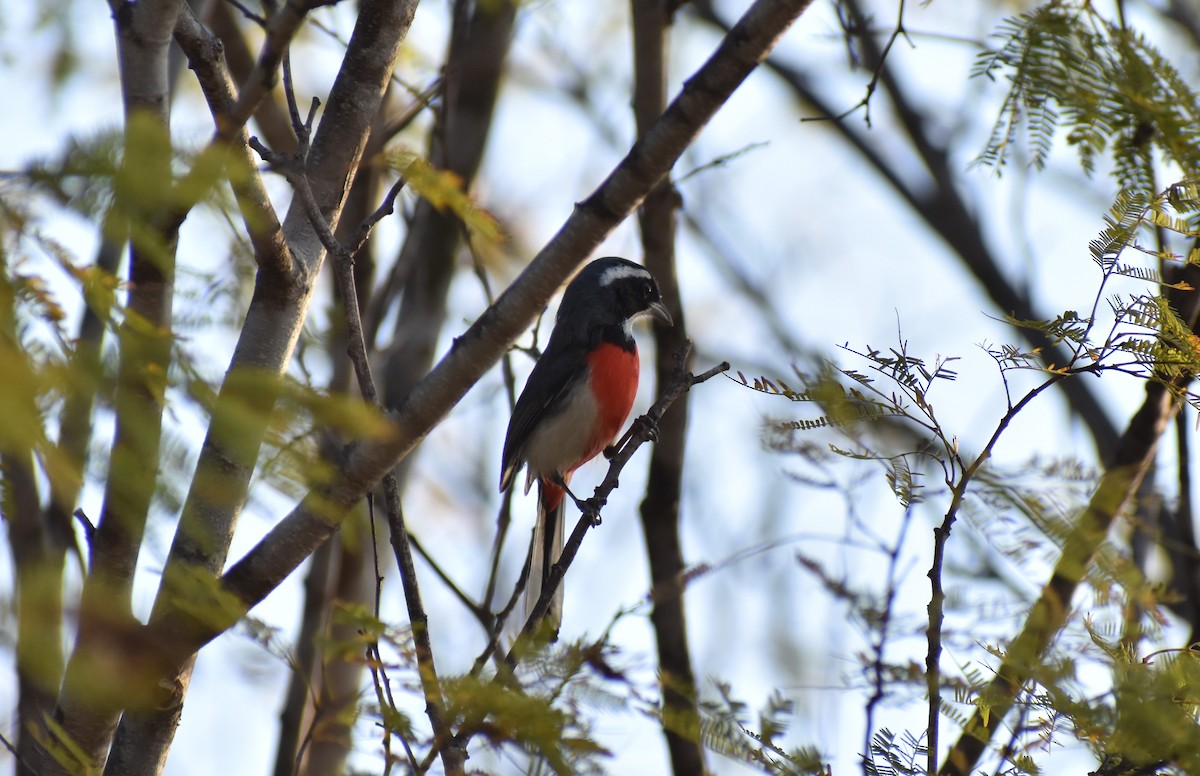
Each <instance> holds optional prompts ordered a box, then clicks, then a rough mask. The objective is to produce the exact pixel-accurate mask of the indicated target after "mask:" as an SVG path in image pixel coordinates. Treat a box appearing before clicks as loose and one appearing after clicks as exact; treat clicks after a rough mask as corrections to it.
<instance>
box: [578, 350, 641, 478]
mask: <svg viewBox="0 0 1200 776" xmlns="http://www.w3.org/2000/svg"><path fill="white" fill-rule="evenodd" d="M640 365H641V362H640V360H639V359H638V354H637V350H636V349H634V350H633V351H628V350H626V349H625V348H622V347H620V346H618V345H613V344H611V343H608V342H603V343H601V344H600V346H599V347H597V348H596V349H595V350H593V351H592V352H591V353H589V354H588V366H589V367H590V368H591V388H592V395H593V396H595V397H596V404H597V405H598V409H599V412H597V413H596V425H595V426H594V427H593V428H592V439H594V440H595V444H596V447H595V449H594V450H591V451H589V454H588V456H587V458H585V459H584V460H588V459H591V458H593V457H595V456H596V455H597V454H598V453H599V452H600V451H601V450H603V449H604V448H605V447H607V446H608V445H610V444H612V442H613V440H614V439H615V438H616V436H617V434H619V433H620V432H621V427H622V426H624V425H625V420H626V419H627V418H628V417H629V411H630V410H631V409H633V398H634V396H636V395H637V386H638V370H639V368H640Z"/></svg>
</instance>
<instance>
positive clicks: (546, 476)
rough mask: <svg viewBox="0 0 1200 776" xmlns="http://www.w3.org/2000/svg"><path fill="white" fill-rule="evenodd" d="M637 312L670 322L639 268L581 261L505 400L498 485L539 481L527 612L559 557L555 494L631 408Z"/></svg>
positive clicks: (608, 440) (558, 613)
mask: <svg viewBox="0 0 1200 776" xmlns="http://www.w3.org/2000/svg"><path fill="white" fill-rule="evenodd" d="M643 315H648V316H650V317H653V318H656V319H658V320H660V321H662V322H663V323H664V324H666V325H668V326H671V325H673V321H672V319H671V314H670V312H668V310H667V307H666V305H665V304H663V299H662V294H661V293H660V292H659V289H658V283H657V282H656V281H655V279H654V276H653V275H651V274H650V272H649V271H648V270H646V269H645V268H644V267H642V266H641V265H639V264H636V263H634V262H632V261H629V260H628V259H622V258H618V257H615V256H608V257H605V258H601V259H596V260H595V261H593V262H591V263H589V264H587V265H586V266H585V267H584V268H583V269H582V270H580V271H579V273H578V274H577V275H576V276H575V278H574V279H573V280H572V281H571V282H570V283H569V284H568V285H567V288H566V290H565V291H564V292H563V297H562V302H561V303H560V304H559V307H558V313H557V314H556V316H555V320H554V328H553V329H552V330H551V332H550V340H549V342H547V343H546V349H545V350H544V351H543V352H542V354H541V356H540V357H539V358H538V359H537V361H536V363H534V365H533V370H532V371H531V372H530V373H529V378H528V379H527V380H526V382H525V388H524V389H523V390H522V391H521V395H520V396H519V397H518V398H517V402H516V404H515V405H514V406H513V412H512V417H511V418H510V420H509V423H508V432H507V434H506V435H505V439H504V453H503V455H502V457H501V474H500V491H501V492H504V491H505V490H506V489H507V488H508V487H509V485H511V484H512V482H513V479H514V478H515V476H516V474H517V472H518V471H520V469H521V467H522V466H527V475H526V479H525V492H526V493H528V492H529V488H530V486H531V485H532V484H533V483H534V482H536V483H537V486H538V501H537V503H538V509H537V522H536V524H535V527H534V535H533V551H532V553H531V555H530V563H529V574H528V577H527V579H528V581H527V582H526V587H525V611H526V613H527V615H528V613H530V612H532V611H533V608H534V606H535V605H536V604H537V601H538V599H539V598H540V597H541V592H542V588H543V585H544V584H545V582H546V580H547V578H548V575H549V573H550V569H551V567H552V566H553V565H554V564H555V563H556V562H557V561H558V558H559V556H560V555H561V554H562V548H563V530H564V525H565V514H564V507H565V503H564V498H563V496H564V494H565V492H566V488H567V487H568V486H569V485H570V482H571V475H572V474H574V472H575V470H576V469H578V468H579V467H580V466H582V465H583V464H585V463H587V462H588V461H590V460H591V459H592V458H595V457H596V456H597V455H598V454H600V452H602V451H603V450H605V449H606V448H607V447H608V446H609V445H611V444H612V443H613V441H614V440H615V439H616V438H617V435H618V434H619V433H620V432H621V429H622V427H623V426H624V425H625V421H626V420H627V419H628V418H629V412H630V410H631V409H632V408H633V400H634V396H635V395H636V393H637V385H638V372H639V367H640V362H639V360H638V349H637V342H635V341H634V339H633V320H634V319H635V318H638V317H640V316H643ZM562 602H563V588H562V585H561V584H560V585H559V587H558V589H557V590H556V591H555V595H554V598H553V600H552V602H551V605H550V609H549V611H548V612H547V615H546V619H545V621H544V622H545V623H546V625H547V626H548V628H549V634H550V639H551V640H554V639H556V638H557V635H558V627H559V624H560V623H561V621H562Z"/></svg>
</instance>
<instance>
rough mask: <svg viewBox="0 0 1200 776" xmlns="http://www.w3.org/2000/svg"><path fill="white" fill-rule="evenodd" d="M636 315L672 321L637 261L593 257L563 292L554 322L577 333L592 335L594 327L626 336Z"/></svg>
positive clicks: (651, 281) (652, 282)
mask: <svg viewBox="0 0 1200 776" xmlns="http://www.w3.org/2000/svg"><path fill="white" fill-rule="evenodd" d="M639 315H650V316H652V317H654V318H657V319H659V320H660V321H662V322H663V323H666V324H667V325H668V326H670V325H671V323H672V321H671V314H670V313H669V312H667V308H666V306H665V305H664V304H663V301H662V294H660V293H659V291H658V283H656V282H655V281H654V276H653V275H651V274H650V273H649V272H648V271H647V270H646V268H645V267H642V266H641V265H639V264H634V263H633V262H632V261H627V260H626V259H619V258H616V257H615V256H610V257H607V258H603V259H596V260H595V261H593V262H592V263H591V264H588V265H587V266H586V267H584V268H583V269H582V270H580V272H579V274H578V275H576V276H575V279H574V280H572V281H571V283H570V284H569V285H568V286H567V290H566V291H564V292H563V298H562V304H560V305H559V307H558V316H557V319H556V323H557V324H558V325H559V326H564V325H567V326H570V327H571V328H574V329H576V331H578V332H579V333H580V334H583V333H584V331H580V329H584V330H586V332H587V333H588V334H594V332H595V331H596V330H597V329H601V328H604V329H610V328H618V329H621V330H623V333H624V334H625V336H626V337H628V336H629V322H630V321H632V320H633V319H634V318H636V317H638V316H639Z"/></svg>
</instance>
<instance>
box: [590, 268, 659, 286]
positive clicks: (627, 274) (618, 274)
mask: <svg viewBox="0 0 1200 776" xmlns="http://www.w3.org/2000/svg"><path fill="white" fill-rule="evenodd" d="M624 278H646V279H647V280H648V279H649V278H650V273H649V272H647V271H646V270H644V269H642V268H641V267H631V266H629V265H628V264H620V265H618V266H615V267H609V268H608V269H606V270H604V272H603V274H601V275H600V285H602V286H607V285H610V284H612V283H615V282H616V281H618V280H622V279H624Z"/></svg>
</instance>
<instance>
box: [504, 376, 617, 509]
mask: <svg viewBox="0 0 1200 776" xmlns="http://www.w3.org/2000/svg"><path fill="white" fill-rule="evenodd" d="M571 393H572V394H573V397H572V400H571V401H570V403H568V404H567V405H566V406H565V407H563V408H562V410H561V411H559V412H558V413H557V414H555V415H554V417H551V418H547V419H546V420H544V421H542V422H541V423H539V424H538V425H537V427H536V428H535V429H534V430H533V433H531V434H530V435H529V441H528V442H526V443H525V459H526V460H527V461H528V462H529V477H528V479H527V480H526V481H525V491H526V492H528V491H529V486H530V485H531V484H532V482H533V480H534V479H536V478H538V477H543V476H546V477H553V475H559V476H561V475H563V474H564V473H565V471H564V470H566V469H570V468H572V467H574V466H576V465H577V464H578V463H579V462H580V461H581V460H582V459H583V457H584V456H585V455H587V454H588V453H590V452H591V450H592V444H593V442H592V428H593V426H594V425H595V422H596V414H597V412H596V399H595V398H594V397H593V396H592V392H591V391H589V390H582V391H572V392H571ZM611 441H612V440H605V443H606V444H607V443H609V442H611Z"/></svg>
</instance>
